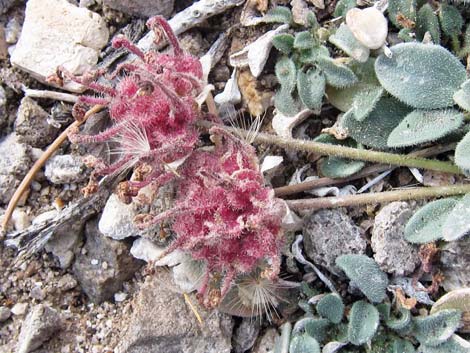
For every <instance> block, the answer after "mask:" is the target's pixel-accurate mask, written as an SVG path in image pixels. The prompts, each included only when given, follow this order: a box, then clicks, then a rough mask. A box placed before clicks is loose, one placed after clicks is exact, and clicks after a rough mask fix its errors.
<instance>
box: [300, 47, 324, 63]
mask: <svg viewBox="0 0 470 353" xmlns="http://www.w3.org/2000/svg"><path fill="white" fill-rule="evenodd" d="M319 57H326V58H329V57H330V52H329V51H328V48H327V47H325V46H324V45H319V46H316V47H313V48H309V49H303V50H298V61H299V62H300V63H302V64H315V63H316V62H317V59H318V58H319Z"/></svg>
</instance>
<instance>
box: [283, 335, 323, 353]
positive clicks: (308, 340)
mask: <svg viewBox="0 0 470 353" xmlns="http://www.w3.org/2000/svg"><path fill="white" fill-rule="evenodd" d="M289 353H320V345H319V344H318V342H317V340H316V339H315V338H312V337H310V336H309V335H300V336H294V337H293V338H292V340H291V341H290V346H289Z"/></svg>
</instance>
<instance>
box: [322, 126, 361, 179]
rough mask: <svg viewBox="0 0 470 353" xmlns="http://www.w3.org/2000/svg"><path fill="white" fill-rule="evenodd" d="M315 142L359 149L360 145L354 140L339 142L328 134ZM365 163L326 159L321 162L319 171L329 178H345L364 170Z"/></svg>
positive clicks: (342, 159) (333, 158) (334, 158)
mask: <svg viewBox="0 0 470 353" xmlns="http://www.w3.org/2000/svg"><path fill="white" fill-rule="evenodd" d="M313 141H315V142H321V143H328V144H333V145H341V146H347V147H354V148H357V147H358V144H357V142H356V141H354V140H353V139H349V138H348V139H346V140H337V139H335V138H334V137H333V136H331V135H328V134H321V135H319V136H317V137H316V138H315V139H314V140H313ZM364 166H365V162H363V161H357V160H350V159H344V158H340V157H332V156H330V157H325V158H323V159H321V160H320V162H319V169H320V172H321V174H322V175H324V176H326V177H328V178H345V177H348V176H350V175H353V174H355V173H357V172H359V171H360V170H361V169H362V168H364Z"/></svg>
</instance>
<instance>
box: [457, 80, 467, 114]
mask: <svg viewBox="0 0 470 353" xmlns="http://www.w3.org/2000/svg"><path fill="white" fill-rule="evenodd" d="M454 101H455V103H457V104H458V105H459V107H460V108H462V109H465V110H466V111H470V80H467V81H465V82H464V83H463V84H462V86H461V87H460V89H459V90H458V91H457V92H455V93H454Z"/></svg>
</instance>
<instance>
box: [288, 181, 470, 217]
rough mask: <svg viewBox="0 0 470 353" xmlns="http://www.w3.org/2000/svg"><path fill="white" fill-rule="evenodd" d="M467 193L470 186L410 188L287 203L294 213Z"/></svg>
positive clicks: (289, 201)
mask: <svg viewBox="0 0 470 353" xmlns="http://www.w3.org/2000/svg"><path fill="white" fill-rule="evenodd" d="M466 193H470V184H460V185H452V186H435V187H421V188H410V189H404V190H396V191H386V192H377V193H369V194H361V195H348V196H338V197H321V198H316V199H301V200H287V201H286V202H287V204H288V205H289V207H290V208H291V209H292V210H294V211H306V210H309V211H311V210H316V209H320V208H336V207H344V206H360V205H365V204H376V203H386V202H392V201H408V200H420V199H427V198H436V197H443V196H456V195H464V194H466Z"/></svg>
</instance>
